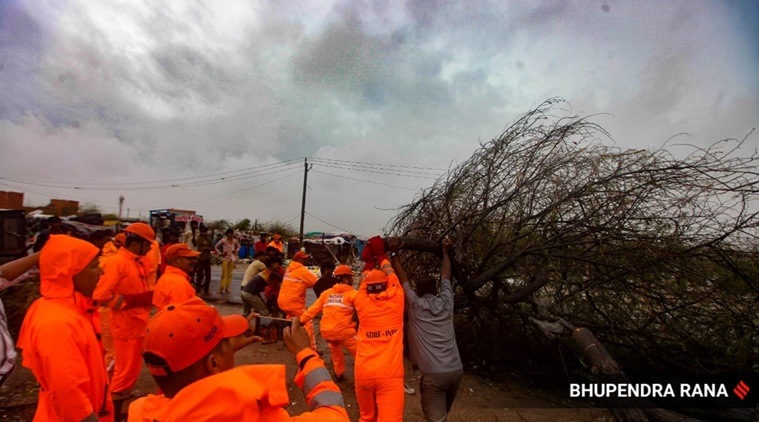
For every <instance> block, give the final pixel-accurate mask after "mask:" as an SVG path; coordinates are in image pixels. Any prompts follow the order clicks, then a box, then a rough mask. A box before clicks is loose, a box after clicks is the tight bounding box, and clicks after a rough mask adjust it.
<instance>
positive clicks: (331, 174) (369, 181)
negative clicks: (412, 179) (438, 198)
mask: <svg viewBox="0 0 759 422" xmlns="http://www.w3.org/2000/svg"><path fill="white" fill-rule="evenodd" d="M311 171H312V172H314V173H319V174H326V175H327V176H334V177H339V178H342V179H348V180H355V181H357V182H364V183H372V184H375V185H382V186H388V187H391V188H396V189H403V190H410V191H412V192H416V191H417V189H412V188H404V187H403V186H396V185H389V184H387V183H380V182H373V181H371V180H364V179H357V178H355V177H348V176H342V175H339V174H333V173H326V172H323V171H319V170H311Z"/></svg>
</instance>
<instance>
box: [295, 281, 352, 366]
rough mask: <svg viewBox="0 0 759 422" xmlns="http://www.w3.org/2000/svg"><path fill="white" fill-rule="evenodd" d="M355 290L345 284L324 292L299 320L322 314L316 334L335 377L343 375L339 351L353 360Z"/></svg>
mask: <svg viewBox="0 0 759 422" xmlns="http://www.w3.org/2000/svg"><path fill="white" fill-rule="evenodd" d="M357 293H358V292H356V290H354V289H353V287H352V286H349V285H347V284H336V285H334V286H333V287H332V288H330V289H327V290H326V291H325V292H324V293H322V295H321V296H319V298H318V299H317V300H316V302H314V303H313V304H312V305H311V307H309V308H308V310H306V312H304V313H303V315H301V317H300V322H301V323H304V324H305V323H307V322H309V321H311V320H312V319H314V318H315V317H316V315H318V314H319V312H324V315H323V316H322V319H321V322H320V324H319V332H320V333H321V335H322V337H324V340H327V344H328V345H329V352H330V355H331V356H332V364H333V365H334V368H335V375H337V376H338V377H340V376H342V375H343V374H344V373H345V357H344V356H343V351H342V348H345V349H346V350H348V353H350V354H351V356H353V357H355V356H356V347H357V345H356V323H355V322H354V321H353V315H354V313H355V308H354V307H353V300H354V299H355V298H356V294H357Z"/></svg>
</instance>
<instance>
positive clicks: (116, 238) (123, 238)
mask: <svg viewBox="0 0 759 422" xmlns="http://www.w3.org/2000/svg"><path fill="white" fill-rule="evenodd" d="M113 241H114V242H118V243H119V244H121V246H124V243H126V235H125V234H124V232H121V233H118V234H116V236H113Z"/></svg>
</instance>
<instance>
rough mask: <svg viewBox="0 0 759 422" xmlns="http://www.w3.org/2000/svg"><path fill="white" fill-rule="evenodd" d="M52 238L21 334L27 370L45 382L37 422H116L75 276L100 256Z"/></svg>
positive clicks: (71, 240) (65, 238) (75, 242)
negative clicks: (96, 420)
mask: <svg viewBox="0 0 759 422" xmlns="http://www.w3.org/2000/svg"><path fill="white" fill-rule="evenodd" d="M82 243H84V242H83V241H81V240H78V239H74V238H72V237H69V236H64V235H52V236H50V240H48V241H47V243H46V244H45V247H44V248H43V249H42V254H41V255H40V264H39V266H40V293H41V295H42V297H41V298H40V299H37V300H36V301H34V303H32V306H30V307H29V310H28V311H27V312H26V316H25V317H24V322H23V324H22V326H21V332H20V334H19V340H18V347H19V348H20V349H23V351H24V352H23V365H24V366H25V367H27V368H29V369H31V371H32V373H34V376H35V377H36V378H37V381H38V382H39V383H40V392H39V401H38V403H37V412H36V413H35V415H34V420H35V421H80V420H82V419H84V418H85V417H87V416H89V415H91V414H92V413H95V414H98V413H100V412H101V411H102V412H103V413H107V415H105V416H101V417H100V420H101V421H112V420H113V404H112V403H111V392H110V389H109V388H108V374H107V372H106V369H105V364H104V363H103V355H102V353H101V349H100V346H99V345H98V341H97V339H96V338H95V331H94V330H93V326H92V322H91V320H90V318H89V317H88V316H87V315H86V313H85V311H84V306H85V305H84V299H85V298H84V296H82V295H80V294H79V293H77V292H74V281H73V276H74V275H75V274H77V273H79V272H80V271H81V270H82V269H84V267H85V266H86V265H87V264H89V263H90V261H91V260H92V259H93V258H94V257H95V256H96V255H97V253H98V249H97V248H96V247H95V246H92V245H89V244H87V245H84V246H83V245H82Z"/></svg>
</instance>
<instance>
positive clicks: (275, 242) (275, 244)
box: [266, 240, 285, 253]
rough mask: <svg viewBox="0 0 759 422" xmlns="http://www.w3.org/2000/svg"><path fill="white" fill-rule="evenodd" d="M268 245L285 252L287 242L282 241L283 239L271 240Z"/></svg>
mask: <svg viewBox="0 0 759 422" xmlns="http://www.w3.org/2000/svg"><path fill="white" fill-rule="evenodd" d="M266 246H267V247H268V246H271V247H273V248H277V250H278V251H280V252H282V253H285V243H284V242H282V241H281V240H272V241H271V242H269V244H268V245H266Z"/></svg>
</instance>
